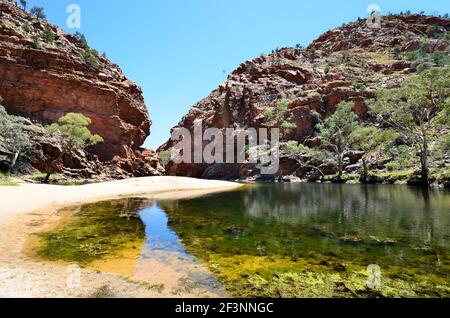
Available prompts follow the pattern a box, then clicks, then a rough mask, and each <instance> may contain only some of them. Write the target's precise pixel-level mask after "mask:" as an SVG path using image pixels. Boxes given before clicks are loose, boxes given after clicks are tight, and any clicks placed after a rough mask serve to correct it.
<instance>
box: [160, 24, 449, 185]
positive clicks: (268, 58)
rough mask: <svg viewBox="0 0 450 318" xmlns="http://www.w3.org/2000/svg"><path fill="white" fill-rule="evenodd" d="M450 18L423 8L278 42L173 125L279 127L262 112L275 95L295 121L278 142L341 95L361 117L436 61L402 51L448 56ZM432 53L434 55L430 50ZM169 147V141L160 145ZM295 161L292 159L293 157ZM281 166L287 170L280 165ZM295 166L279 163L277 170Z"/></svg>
mask: <svg viewBox="0 0 450 318" xmlns="http://www.w3.org/2000/svg"><path fill="white" fill-rule="evenodd" d="M449 30H450V20H449V19H447V18H439V17H429V16H423V15H392V16H387V17H383V22H382V27H381V28H370V27H369V26H368V25H367V24H366V20H362V19H361V20H359V21H357V22H355V23H350V24H346V25H343V26H342V27H340V28H336V29H334V30H331V31H328V32H326V33H325V34H323V35H322V36H320V37H319V38H318V39H317V40H316V41H314V42H313V43H312V44H311V45H310V46H309V47H308V48H301V47H298V48H283V49H279V50H274V52H272V54H269V55H261V56H260V57H258V58H256V59H254V60H251V61H246V62H245V63H243V64H242V65H240V66H239V67H238V68H237V69H236V70H235V71H233V72H232V73H231V74H230V75H229V76H228V79H227V81H226V82H225V83H224V84H222V85H220V86H219V88H218V89H216V90H215V91H213V92H212V93H211V94H210V95H209V96H208V97H206V98H205V99H203V100H202V101H200V102H199V103H197V104H196V105H194V106H193V107H192V108H191V110H190V111H189V113H188V114H187V115H186V116H185V117H184V118H182V120H181V121H180V122H179V124H178V125H177V127H183V128H187V129H189V130H190V131H193V127H194V120H197V119H202V120H203V127H204V128H210V127H214V128H219V129H222V128H227V127H231V128H237V127H240V128H242V127H253V128H261V127H278V126H279V123H277V122H273V120H272V121H271V120H267V118H266V117H265V111H266V110H267V109H268V108H272V109H273V108H274V107H275V105H276V104H277V102H278V101H279V100H281V99H282V98H288V99H289V100H290V103H289V110H288V111H287V112H286V114H285V116H286V119H287V120H288V121H289V122H292V123H294V124H295V125H296V128H295V129H293V130H292V131H291V132H289V133H288V134H285V136H284V137H285V138H284V141H288V140H295V141H299V142H301V143H305V144H307V145H308V144H311V143H313V142H314V140H312V139H310V140H308V139H309V138H311V137H312V136H314V127H315V125H316V124H317V123H318V122H317V121H318V119H319V120H321V119H324V118H326V117H328V116H330V115H331V114H333V113H334V112H335V110H336V106H337V105H338V104H339V103H340V102H343V101H347V102H354V103H355V109H354V111H355V112H356V113H357V114H358V115H359V116H361V117H364V116H365V114H366V113H367V110H368V105H367V101H368V100H370V99H371V98H374V97H375V95H376V94H375V93H376V91H377V90H379V89H389V88H394V87H398V86H400V83H401V82H402V81H403V80H404V79H405V78H406V77H408V76H411V75H414V74H415V73H416V72H417V70H418V69H419V68H420V67H422V68H424V67H436V66H439V65H437V64H436V60H435V61H430V62H427V63H422V64H420V63H418V62H414V61H409V60H407V59H405V58H404V55H405V54H407V53H408V52H413V51H416V50H418V49H424V50H426V51H427V52H429V53H435V52H436V53H439V54H440V56H448V44H449V43H448V32H449ZM436 56H438V55H436ZM172 146H173V142H172V141H168V142H167V143H166V144H165V145H163V146H162V147H161V148H160V149H161V150H168V149H170V148H171V147H172ZM294 165H295V163H294ZM253 168H254V167H252V166H249V165H233V164H231V165H230V164H229V165H225V164H213V165H207V164H178V165H177V164H173V163H169V165H168V166H167V167H166V170H167V173H168V174H171V175H183V176H194V177H202V178H225V179H233V178H245V177H248V176H249V174H250V175H252V174H254V172H253V171H252V169H253ZM284 168H286V169H284ZM292 171H295V167H294V168H292V169H291V168H290V167H289V164H283V162H282V169H281V172H280V173H281V174H283V175H289V174H290V173H292Z"/></svg>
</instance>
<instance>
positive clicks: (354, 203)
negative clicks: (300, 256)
mask: <svg viewBox="0 0 450 318" xmlns="http://www.w3.org/2000/svg"><path fill="white" fill-rule="evenodd" d="M239 195H241V196H242V200H240V199H238V198H230V199H226V200H232V201H234V202H243V206H242V207H238V209H237V210H241V211H243V212H244V213H245V214H248V215H249V216H251V217H254V218H260V219H264V220H267V221H268V222H270V220H276V221H277V222H282V223H288V224H292V225H293V224H297V225H304V226H308V225H309V226H311V227H314V226H316V227H317V228H318V229H322V230H324V231H327V232H329V233H333V234H335V235H349V234H358V235H362V236H366V237H367V236H370V235H372V236H374V235H375V236H377V235H381V236H383V237H385V236H392V237H396V238H398V239H401V238H403V239H405V238H414V240H415V241H416V242H422V243H423V244H425V245H430V244H436V245H441V246H446V247H448V244H449V225H450V215H449V213H448V211H449V210H450V198H449V197H450V196H449V193H448V192H443V191H433V190H429V189H421V188H414V187H405V186H361V185H335V184H280V185H275V186H264V185H263V186H261V187H258V188H254V189H249V190H248V191H245V192H241V193H240V194H239ZM219 201H220V200H219Z"/></svg>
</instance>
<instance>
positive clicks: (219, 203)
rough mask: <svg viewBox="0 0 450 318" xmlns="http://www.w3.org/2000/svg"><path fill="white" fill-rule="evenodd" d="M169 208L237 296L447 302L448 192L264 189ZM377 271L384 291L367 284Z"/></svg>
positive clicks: (189, 242) (176, 225)
mask: <svg viewBox="0 0 450 318" xmlns="http://www.w3.org/2000/svg"><path fill="white" fill-rule="evenodd" d="M161 206H162V207H163V208H164V209H165V210H166V211H167V212H168V214H169V217H170V221H171V227H172V228H173V229H175V231H176V233H177V234H178V235H179V236H180V238H181V239H182V242H183V243H184V244H185V245H186V246H187V248H188V252H189V253H192V254H193V255H195V256H197V257H198V258H199V259H201V260H202V261H204V262H205V263H207V264H208V265H209V267H210V269H211V270H212V271H213V272H214V273H216V275H217V276H218V277H219V278H220V279H221V280H222V281H224V282H225V284H226V286H227V288H228V290H229V291H230V292H231V293H232V294H233V295H234V296H238V297H448V296H450V283H449V279H448V274H449V269H450V261H449V258H448V251H449V225H450V215H449V213H448V211H449V207H450V195H449V193H448V192H443V191H442V192H440V191H431V190H422V189H418V188H410V187H404V186H361V185H333V184H330V185H322V184H317V185H316V184H289V185H286V184H285V185H261V186H260V187H258V188H251V189H247V190H245V191H235V192H227V193H221V194H215V195H211V196H208V197H202V198H197V199H193V200H181V201H177V202H175V203H170V202H165V203H161ZM371 264H376V265H378V266H380V268H381V271H382V284H381V287H380V288H378V289H370V288H368V285H367V280H368V278H369V273H368V271H367V267H368V266H369V265H371Z"/></svg>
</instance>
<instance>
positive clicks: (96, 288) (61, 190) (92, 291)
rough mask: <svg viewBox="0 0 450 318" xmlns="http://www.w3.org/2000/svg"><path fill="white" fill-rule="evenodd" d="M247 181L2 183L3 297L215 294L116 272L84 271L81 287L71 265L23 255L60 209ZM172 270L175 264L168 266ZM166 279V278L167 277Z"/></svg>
mask: <svg viewBox="0 0 450 318" xmlns="http://www.w3.org/2000/svg"><path fill="white" fill-rule="evenodd" d="M240 186H242V185H240V184H237V183H232V182H225V181H207V180H198V179H191V178H180V177H148V178H137V179H127V180H120V181H112V182H106V183H98V184H89V185H83V186H55V185H42V184H21V185H20V186H16V187H0V202H1V207H0V239H1V241H2V244H1V246H0V297H39V298H43V297H44V298H45V297H88V296H92V295H96V294H100V295H104V294H110V296H112V297H214V296H217V295H214V294H208V292H206V291H202V290H196V291H182V290H174V289H172V288H169V289H167V288H166V289H165V290H163V291H160V290H155V289H154V288H151V286H148V285H145V284H142V283H141V282H135V281H130V280H129V279H125V278H123V277H119V276H118V275H116V274H113V273H102V272H98V271H89V270H85V269H83V270H82V271H81V283H82V288H81V289H78V290H74V289H68V288H67V282H66V281H67V278H68V266H67V264H55V263H48V262H36V261H34V260H30V259H27V258H25V257H24V255H23V253H22V251H23V248H24V243H25V241H26V240H27V237H28V236H29V235H31V234H32V233H36V232H38V231H39V230H41V229H42V228H43V227H45V226H46V225H48V224H51V223H52V222H55V221H57V220H58V218H59V214H58V211H59V210H60V209H61V208H64V207H68V206H72V205H77V204H82V203H89V202H95V201H101V200H107V199H113V198H120V197H145V198H150V199H180V198H188V197H195V196H199V195H205V194H209V193H213V192H218V191H226V190H231V189H235V188H237V187H240ZM167 270H168V271H170V270H171V269H167ZM162 283H163V282H162Z"/></svg>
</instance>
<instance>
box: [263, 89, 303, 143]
mask: <svg viewBox="0 0 450 318" xmlns="http://www.w3.org/2000/svg"><path fill="white" fill-rule="evenodd" d="M289 103H290V100H289V99H287V98H283V99H281V100H279V101H278V102H277V104H276V106H275V107H269V108H267V109H266V111H265V112H264V118H265V119H266V121H269V122H270V121H274V120H275V121H276V122H277V123H278V124H279V126H280V130H281V137H286V135H287V134H289V133H290V132H291V131H292V130H294V129H295V128H297V125H296V124H295V123H291V122H289V121H288V120H287V119H286V114H287V112H288V110H289Z"/></svg>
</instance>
